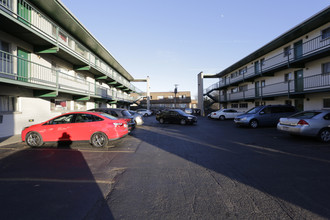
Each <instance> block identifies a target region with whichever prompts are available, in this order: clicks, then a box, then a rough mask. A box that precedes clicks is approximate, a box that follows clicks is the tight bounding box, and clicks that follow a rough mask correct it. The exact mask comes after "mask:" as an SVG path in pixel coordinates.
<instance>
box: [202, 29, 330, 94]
mask: <svg viewBox="0 0 330 220" xmlns="http://www.w3.org/2000/svg"><path fill="white" fill-rule="evenodd" d="M329 47H330V38H324V36H322V35H320V36H318V37H315V38H313V39H310V40H308V41H306V42H304V43H303V44H302V45H301V50H300V52H299V53H298V52H297V51H298V50H297V49H296V48H291V49H289V50H287V51H286V52H282V53H278V54H276V55H274V56H272V57H270V58H267V59H265V60H264V61H263V62H262V63H261V62H260V63H258V64H257V65H258V66H257V68H256V67H255V65H250V66H249V67H247V68H246V71H244V72H243V74H236V75H235V76H234V77H226V78H222V80H221V81H220V82H217V83H214V84H212V85H211V86H209V87H208V88H206V89H205V90H204V94H207V93H209V92H211V91H212V90H215V89H219V88H222V87H225V86H228V85H231V84H233V83H237V82H242V81H244V80H245V79H248V78H251V77H254V76H257V75H261V74H262V73H263V72H267V71H271V70H274V69H276V68H278V67H281V66H284V65H287V66H289V65H290V63H294V62H296V61H297V60H302V59H304V58H305V57H307V56H312V55H313V54H317V53H318V52H319V51H322V50H324V49H327V48H329Z"/></svg>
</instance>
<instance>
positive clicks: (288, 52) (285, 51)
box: [283, 46, 291, 57]
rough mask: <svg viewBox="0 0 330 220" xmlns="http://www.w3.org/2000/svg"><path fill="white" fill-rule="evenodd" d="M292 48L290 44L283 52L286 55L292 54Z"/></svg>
mask: <svg viewBox="0 0 330 220" xmlns="http://www.w3.org/2000/svg"><path fill="white" fill-rule="evenodd" d="M290 50H291V48H290V46H287V47H284V51H283V54H284V56H285V57H287V56H290V54H291V52H290Z"/></svg>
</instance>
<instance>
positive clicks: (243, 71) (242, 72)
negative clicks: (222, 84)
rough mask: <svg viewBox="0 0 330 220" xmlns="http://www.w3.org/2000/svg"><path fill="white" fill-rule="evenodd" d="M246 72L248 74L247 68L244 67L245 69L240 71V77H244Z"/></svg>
mask: <svg viewBox="0 0 330 220" xmlns="http://www.w3.org/2000/svg"><path fill="white" fill-rule="evenodd" d="M246 72H247V68H246V67H244V68H243V69H240V70H239V75H243V74H245V73H246Z"/></svg>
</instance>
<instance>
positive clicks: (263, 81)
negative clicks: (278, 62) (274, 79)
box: [260, 80, 266, 88]
mask: <svg viewBox="0 0 330 220" xmlns="http://www.w3.org/2000/svg"><path fill="white" fill-rule="evenodd" d="M260 82H261V83H260V84H261V87H262V88H263V87H265V86H266V82H265V80H261V81H260Z"/></svg>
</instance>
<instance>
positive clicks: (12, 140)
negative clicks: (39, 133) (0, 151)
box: [0, 134, 22, 146]
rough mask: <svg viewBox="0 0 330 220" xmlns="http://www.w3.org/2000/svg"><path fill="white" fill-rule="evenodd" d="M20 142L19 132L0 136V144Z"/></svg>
mask: <svg viewBox="0 0 330 220" xmlns="http://www.w3.org/2000/svg"><path fill="white" fill-rule="evenodd" d="M20 142H22V140H21V135H20V134H17V135H13V136H9V137H3V138H0V146H6V145H9V144H16V143H20Z"/></svg>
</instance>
